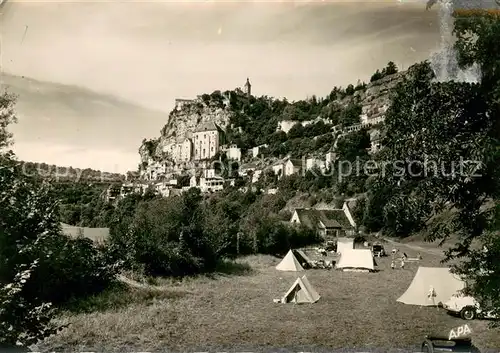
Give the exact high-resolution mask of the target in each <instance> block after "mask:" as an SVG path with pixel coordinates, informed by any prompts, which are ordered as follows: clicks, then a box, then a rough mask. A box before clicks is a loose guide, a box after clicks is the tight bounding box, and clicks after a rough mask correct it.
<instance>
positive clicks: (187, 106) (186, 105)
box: [139, 99, 233, 164]
mask: <svg viewBox="0 0 500 353" xmlns="http://www.w3.org/2000/svg"><path fill="white" fill-rule="evenodd" d="M232 114H233V113H232V112H231V111H230V110H229V109H228V108H227V104H224V103H223V104H220V103H219V102H208V103H205V102H203V101H202V100H199V99H197V100H193V101H190V102H183V104H182V105H179V106H178V107H176V108H175V109H174V110H172V111H171V112H170V114H169V116H168V120H167V123H166V125H165V126H164V127H163V129H162V131H161V134H160V137H158V138H157V139H155V140H152V141H145V142H143V143H142V145H141V146H140V148H139V154H140V156H141V162H143V163H144V162H146V163H148V164H150V163H151V162H152V161H168V160H169V159H171V158H170V157H171V156H170V155H169V153H168V152H167V151H168V150H169V147H170V146H172V145H173V144H176V143H181V142H182V141H183V140H184V139H186V138H191V135H192V132H193V131H194V129H195V128H196V126H197V125H199V124H202V123H206V122H213V123H215V124H217V125H218V126H219V127H221V128H222V129H225V128H226V126H227V125H228V124H229V120H230V117H231V115H232Z"/></svg>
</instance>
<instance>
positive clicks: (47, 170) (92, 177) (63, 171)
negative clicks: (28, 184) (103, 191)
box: [21, 161, 125, 184]
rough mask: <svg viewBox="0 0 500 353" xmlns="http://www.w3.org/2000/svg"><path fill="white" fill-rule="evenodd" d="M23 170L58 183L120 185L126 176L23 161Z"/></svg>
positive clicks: (28, 173)
mask: <svg viewBox="0 0 500 353" xmlns="http://www.w3.org/2000/svg"><path fill="white" fill-rule="evenodd" d="M21 168H22V169H23V172H24V173H25V174H26V175H31V176H35V177H40V178H43V179H50V180H54V181H57V182H92V183H106V184H108V183H119V182H123V181H125V175H124V174H119V173H109V172H103V171H100V170H94V169H90V168H87V169H80V168H72V167H61V166H56V165H49V164H47V163H33V162H24V161H21Z"/></svg>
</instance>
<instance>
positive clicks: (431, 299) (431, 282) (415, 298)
mask: <svg viewBox="0 0 500 353" xmlns="http://www.w3.org/2000/svg"><path fill="white" fill-rule="evenodd" d="M464 287H465V282H464V281H463V280H461V279H460V278H458V277H456V276H455V275H454V274H452V273H451V272H450V269H449V268H448V267H419V268H418V270H417V273H416V274H415V277H413V281H412V282H411V284H410V286H409V287H408V289H407V290H406V292H404V294H403V295H402V296H401V297H399V299H398V300H397V301H398V302H400V303H404V304H409V305H421V306H436V305H438V304H439V302H442V303H444V302H446V301H448V300H449V299H450V298H451V297H452V296H453V295H454V294H457V292H458V291H459V290H461V289H463V288H464Z"/></svg>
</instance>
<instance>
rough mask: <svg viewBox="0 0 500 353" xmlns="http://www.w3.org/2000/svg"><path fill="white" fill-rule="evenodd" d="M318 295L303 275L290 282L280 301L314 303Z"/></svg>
mask: <svg viewBox="0 0 500 353" xmlns="http://www.w3.org/2000/svg"><path fill="white" fill-rule="evenodd" d="M319 298H320V296H319V294H318V292H316V290H315V289H314V288H313V286H312V285H311V283H309V280H308V279H307V277H306V276H305V275H304V276H302V278H297V280H296V281H295V282H294V283H293V284H292V286H291V287H290V289H289V290H288V292H286V294H285V295H284V296H283V298H281V302H282V303H296V304H302V303H316V302H317V301H318V300H319Z"/></svg>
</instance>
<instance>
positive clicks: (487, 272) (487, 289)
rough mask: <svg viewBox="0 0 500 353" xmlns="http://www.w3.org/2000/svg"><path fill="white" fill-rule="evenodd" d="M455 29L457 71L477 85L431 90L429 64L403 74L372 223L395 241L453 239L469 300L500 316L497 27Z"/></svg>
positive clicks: (462, 24) (471, 23) (478, 21)
mask: <svg viewBox="0 0 500 353" xmlns="http://www.w3.org/2000/svg"><path fill="white" fill-rule="evenodd" d="M455 30H456V33H457V37H458V41H457V44H456V48H457V51H458V54H459V59H460V63H461V64H462V65H463V66H464V67H467V66H470V65H473V64H477V65H479V66H480V68H481V72H482V77H481V81H480V83H477V84H472V83H466V82H453V81H450V82H435V80H434V73H433V71H432V69H431V67H430V65H429V63H427V62H424V63H421V64H417V65H415V66H414V67H412V68H411V70H409V75H407V77H406V78H405V80H404V81H403V82H402V83H401V84H400V85H399V86H398V88H397V90H396V91H397V92H396V95H395V97H394V100H393V103H392V105H391V107H390V108H389V110H388V111H387V114H386V120H385V129H386V135H385V139H384V141H383V145H384V146H385V148H384V149H383V150H382V151H381V153H380V154H379V156H378V160H379V161H380V162H383V161H390V162H391V163H390V164H389V165H388V166H386V168H385V170H384V173H379V177H378V178H377V179H376V180H375V181H374V184H373V185H372V188H371V190H370V194H371V195H370V198H371V200H370V199H369V200H368V202H367V207H372V211H375V210H376V211H377V212H375V213H374V212H372V214H371V217H369V221H370V222H371V225H372V226H376V225H379V226H380V225H381V226H382V227H384V228H385V229H386V230H389V231H392V232H393V233H394V234H395V235H404V234H409V233H410V232H412V231H415V230H418V229H426V230H427V231H428V234H429V236H428V238H427V240H430V241H432V240H436V239H439V240H442V241H444V240H446V239H448V238H449V237H451V236H455V237H458V238H459V241H458V243H457V244H456V245H455V246H454V247H452V248H451V249H450V250H449V251H447V253H446V255H447V260H451V259H460V260H461V261H460V262H459V263H458V265H455V266H453V268H454V270H455V271H456V272H457V273H458V274H460V275H463V276H465V277H466V278H467V280H468V282H469V286H468V288H467V290H466V293H468V294H471V295H473V296H474V297H475V298H476V299H477V300H478V301H479V303H480V305H481V306H482V307H483V308H484V309H485V310H487V311H490V310H491V311H493V312H494V313H496V314H497V315H499V314H500V299H499V298H500V296H499V293H500V268H499V266H498V256H499V243H500V237H499V234H500V233H499V227H498V226H499V225H500V223H499V222H498V219H499V217H500V212H499V211H498V204H499V198H498V197H499V192H500V183H499V181H500V178H499V177H500V174H499V173H500V168H499V162H500V154H499V151H500V144H499V141H500V136H499V134H500V129H499V127H500V125H499V124H500V123H499V119H498V117H499V116H500V115H499V113H500V106H499V99H500V42H499V41H498V38H499V36H500V20H499V18H498V17H494V16H479V17H478V16H476V17H469V18H459V19H457V21H456V27H455ZM382 195H383V197H382ZM377 200H378V201H380V202H381V205H382V207H381V208H378V209H377V207H373V206H375V205H376V201H377ZM492 205H496V207H492ZM439 214H446V217H439V216H438V215H439ZM474 242H477V243H479V245H480V246H479V248H480V250H478V249H476V248H475V247H473V246H472V245H473V243H474ZM481 248H483V249H481Z"/></svg>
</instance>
